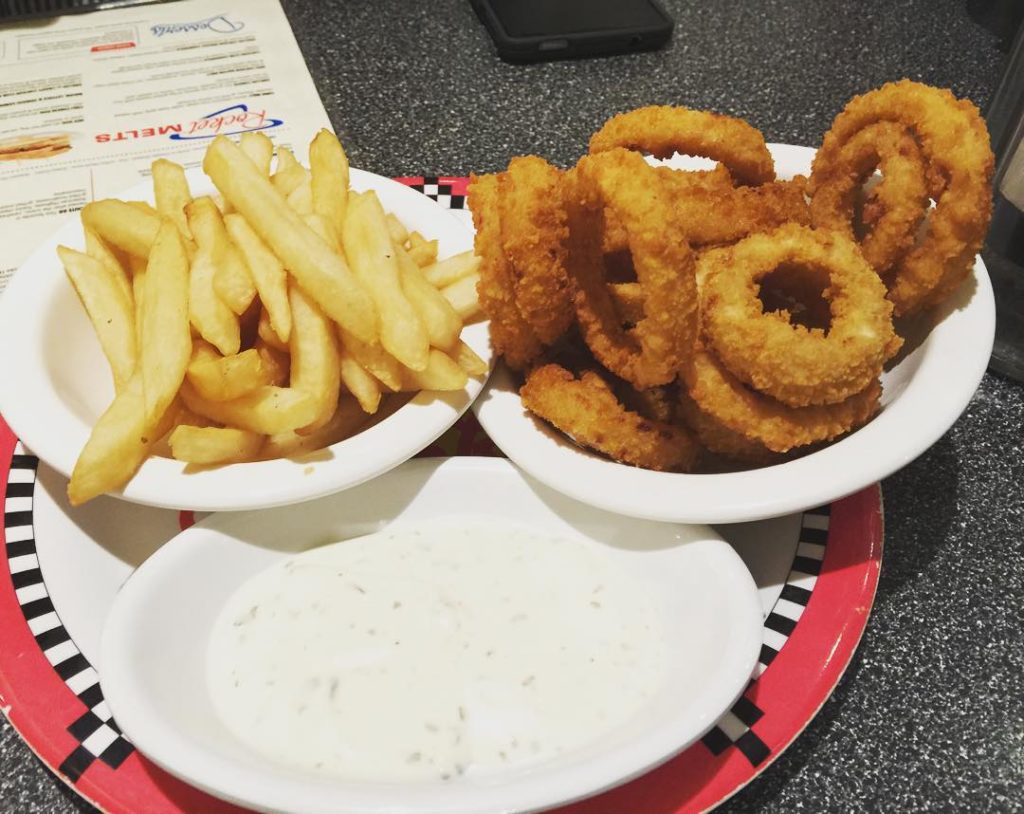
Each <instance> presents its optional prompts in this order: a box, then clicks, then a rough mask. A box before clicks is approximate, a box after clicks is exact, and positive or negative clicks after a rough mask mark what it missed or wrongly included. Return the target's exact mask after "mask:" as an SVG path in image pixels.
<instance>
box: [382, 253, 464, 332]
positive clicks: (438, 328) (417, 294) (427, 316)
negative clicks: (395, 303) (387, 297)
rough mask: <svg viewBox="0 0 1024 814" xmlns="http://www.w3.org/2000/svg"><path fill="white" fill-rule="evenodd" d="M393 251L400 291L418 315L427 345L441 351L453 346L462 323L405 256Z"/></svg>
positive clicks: (405, 254)
mask: <svg viewBox="0 0 1024 814" xmlns="http://www.w3.org/2000/svg"><path fill="white" fill-rule="evenodd" d="M394 251H395V256H396V257H397V259H398V267H399V270H400V272H401V275H402V277H401V279H402V291H404V292H405V296H406V297H407V298H408V299H409V302H411V303H412V306H413V308H415V309H416V312H417V313H418V314H419V315H420V319H421V320H422V322H423V325H424V327H425V328H426V329H427V336H429V337H430V344H431V345H432V346H433V347H435V348H444V349H447V348H450V347H452V346H454V345H455V343H456V342H457V341H458V339H459V334H460V333H462V319H461V318H460V317H459V315H458V314H457V313H456V311H455V309H454V308H453V307H452V305H451V303H449V302H448V300H446V299H445V298H444V296H443V295H442V294H441V292H440V291H438V290H437V289H436V288H434V286H432V285H431V284H430V283H428V282H427V281H426V279H424V277H423V272H422V271H420V269H419V266H417V265H416V263H414V262H413V260H412V258H411V257H409V254H408V252H406V251H405V249H402V248H399V247H398V246H395V247H394Z"/></svg>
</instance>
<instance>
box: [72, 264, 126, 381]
mask: <svg viewBox="0 0 1024 814" xmlns="http://www.w3.org/2000/svg"><path fill="white" fill-rule="evenodd" d="M57 255H58V256H59V257H60V261H61V263H63V264H64V271H65V272H66V273H67V275H68V279H69V280H71V284H72V285H73V286H74V287H75V291H76V292H77V293H78V298H79V299H80V300H81V301H82V305H83V306H85V312H86V313H87V314H88V315H89V319H90V321H91V322H92V326H93V329H94V330H95V331H96V337H97V339H99V341H100V347H101V348H103V354H104V356H106V357H107V361H108V362H109V363H110V370H111V373H112V374H113V376H114V388H115V389H116V390H121V389H123V387H124V385H125V384H127V382H128V380H129V379H130V378H131V376H132V374H133V373H134V372H135V362H136V353H135V346H136V343H135V313H134V308H133V306H132V301H131V299H130V297H129V296H128V295H126V294H125V292H124V289H123V288H122V287H121V285H120V284H119V282H118V277H117V276H116V274H114V273H113V272H111V271H110V269H109V268H108V267H107V266H105V265H104V264H103V263H101V262H100V261H99V260H96V259H95V258H93V257H90V256H89V255H87V254H82V253H81V252H76V251H74V250H73V249H69V248H67V247H66V246H58V247H57Z"/></svg>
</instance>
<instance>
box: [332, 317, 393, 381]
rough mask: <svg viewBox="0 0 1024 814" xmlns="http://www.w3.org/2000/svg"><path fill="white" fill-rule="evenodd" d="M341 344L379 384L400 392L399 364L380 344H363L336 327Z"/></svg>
mask: <svg viewBox="0 0 1024 814" xmlns="http://www.w3.org/2000/svg"><path fill="white" fill-rule="evenodd" d="M338 336H339V338H340V339H341V344H342V345H343V346H344V347H345V348H346V349H347V350H348V352H349V353H350V354H351V355H352V356H353V357H355V360H356V361H357V362H358V363H359V364H360V365H361V366H362V367H363V368H365V369H366V371H367V373H371V374H373V376H374V377H376V378H377V379H379V380H380V382H381V384H383V385H384V386H385V387H387V388H388V389H389V390H400V389H401V387H402V375H401V369H402V365H401V363H400V362H399V361H398V360H397V359H396V358H395V357H394V356H392V355H391V354H390V353H388V352H387V351H386V350H384V347H383V346H382V345H381V344H380V343H373V344H371V343H369V342H363V340H361V339H359V338H357V337H355V336H353V335H352V334H350V333H349V332H348V331H346V330H345V329H344V328H342V327H340V326H339V327H338Z"/></svg>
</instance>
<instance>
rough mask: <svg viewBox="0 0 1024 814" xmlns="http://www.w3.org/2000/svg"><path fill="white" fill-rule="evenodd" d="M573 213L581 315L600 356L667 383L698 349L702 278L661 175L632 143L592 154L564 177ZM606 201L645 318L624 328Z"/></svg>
mask: <svg viewBox="0 0 1024 814" xmlns="http://www.w3.org/2000/svg"><path fill="white" fill-rule="evenodd" d="M564 183H565V203H566V207H567V210H568V215H569V260H568V265H569V272H570V275H571V276H572V277H573V279H574V280H575V281H576V285H577V291H576V296H575V306H576V318H577V322H578V323H579V326H580V330H581V331H582V334H583V338H584V340H585V341H586V343H587V346H588V347H589V348H590V350H591V352H593V354H594V356H595V357H596V358H597V360H598V361H599V362H600V363H601V364H602V365H604V366H605V367H606V368H608V370H610V371H611V372H612V373H614V374H615V375H616V376H618V377H619V378H621V379H625V380H626V381H628V382H629V383H630V384H632V385H633V386H634V387H637V388H639V389H644V388H647V387H655V386H657V385H660V384H667V383H668V382H670V381H672V380H673V379H674V378H675V377H676V375H677V374H678V372H679V369H680V367H682V365H683V364H684V363H685V362H686V360H687V358H688V357H689V355H690V353H691V352H692V350H693V346H694V342H695V341H696V336H697V284H696V280H695V278H694V258H693V253H692V252H691V251H690V248H689V246H688V244H687V242H686V240H685V237H684V236H683V234H682V231H681V229H680V228H679V226H678V225H677V224H675V222H674V220H673V219H672V218H671V217H666V213H667V212H669V209H668V207H667V206H666V197H665V195H664V184H662V183H661V182H660V181H659V177H658V175H657V173H655V172H654V170H653V168H651V167H650V166H649V165H648V164H647V162H645V161H644V160H643V158H642V157H641V156H640V155H639V154H638V153H634V152H630V151H628V150H613V151H610V152H606V153H601V154H599V155H596V156H585V157H584V158H582V159H581V160H580V162H579V164H577V165H576V167H575V168H574V169H572V170H571V171H570V172H569V173H567V175H566V176H565V179H564ZM606 208H610V209H611V210H612V211H614V212H615V214H616V217H617V218H618V220H619V221H620V222H621V223H622V224H623V225H624V226H625V229H626V233H627V236H628V243H629V248H630V253H631V254H632V257H633V266H634V268H635V269H636V275H637V280H638V281H639V283H640V285H641V286H642V287H643V291H644V303H643V313H644V317H643V319H641V320H640V321H639V322H638V323H637V324H636V325H635V327H633V328H629V329H626V328H623V326H622V323H621V320H620V318H619V315H618V313H617V312H616V309H615V305H614V303H613V302H612V298H611V295H610V294H609V292H608V288H607V285H606V282H605V274H604V262H603V260H604V256H603V253H602V248H601V244H602V236H601V231H602V229H600V228H597V229H595V228H594V226H595V225H598V226H600V224H601V223H602V221H603V218H604V212H605V209H606Z"/></svg>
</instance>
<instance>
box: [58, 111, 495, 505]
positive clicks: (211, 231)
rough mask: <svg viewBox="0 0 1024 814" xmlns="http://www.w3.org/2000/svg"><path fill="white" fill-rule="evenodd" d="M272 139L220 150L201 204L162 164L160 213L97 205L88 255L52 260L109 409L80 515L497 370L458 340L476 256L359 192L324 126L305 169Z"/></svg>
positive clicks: (210, 162) (332, 434) (326, 441)
mask: <svg viewBox="0 0 1024 814" xmlns="http://www.w3.org/2000/svg"><path fill="white" fill-rule="evenodd" d="M273 153H274V145H273V142H272V141H271V140H270V139H269V138H267V137H266V136H265V135H264V134H263V133H258V132H257V133H246V134H244V135H243V136H242V137H241V140H240V141H239V142H238V143H235V142H233V141H231V140H230V139H227V138H225V137H223V136H220V137H217V138H216V139H214V140H213V141H212V142H211V143H210V146H209V148H208V149H207V151H206V155H205V158H204V161H203V169H204V171H205V172H206V174H207V175H208V176H209V177H210V179H211V180H212V181H213V184H214V186H215V187H216V188H217V190H218V191H219V193H220V194H219V195H217V196H214V197H198V198H193V197H192V194H191V191H190V189H189V185H188V181H187V179H186V175H185V171H184V169H183V168H182V167H181V166H179V165H177V164H175V163H173V162H171V161H167V160H164V159H160V160H157V161H155V162H154V163H153V168H152V169H153V191H154V199H155V201H156V206H155V207H153V206H150V205H149V204H147V203H143V202H139V201H120V200H113V199H110V200H101V201H94V202H93V203H90V204H87V205H86V206H85V207H84V208H83V209H82V213H81V217H82V225H83V227H84V231H85V252H79V251H75V250H73V249H69V248H67V247H65V246H61V247H59V248H58V255H59V257H60V260H61V262H62V264H63V266H64V269H65V271H66V272H67V275H68V277H69V279H70V280H71V283H72V285H73V286H74V288H75V290H76V292H77V293H78V296H79V298H80V300H81V302H82V304H83V305H84V307H85V310H86V312H87V313H88V315H89V318H90V320H91V322H92V324H93V327H94V329H95V331H96V335H97V337H98V339H99V342H100V345H101V347H102V349H103V352H104V354H105V356H106V357H107V360H108V361H109V363H110V369H111V373H112V376H113V380H114V390H115V396H114V400H113V402H112V403H111V404H110V406H109V407H108V409H107V410H106V412H104V413H103V415H102V416H100V418H99V419H98V421H97V422H96V424H95V426H94V427H93V430H92V434H91V435H90V437H89V440H88V442H87V443H86V445H85V447H84V448H83V450H82V452H81V454H80V455H79V458H78V461H77V462H76V464H75V468H74V471H73V473H72V476H71V481H70V483H69V484H68V496H69V498H70V500H71V503H72V504H73V505H78V504H81V503H84V502H85V501H87V500H90V499H91V498H93V497H95V496H97V495H100V494H103V493H105V492H108V491H111V490H114V489H118V488H120V487H122V486H123V485H124V484H125V483H127V482H128V480H129V479H130V478H131V477H132V475H133V474H134V473H135V472H136V470H137V469H138V467H139V466H140V465H141V464H142V462H143V461H144V460H145V459H146V457H147V456H149V455H152V454H169V455H171V456H173V457H174V458H177V459H178V460H181V461H186V462H188V463H190V464H196V465H217V464H226V463H238V462H244V461H255V460H266V459H269V458H278V457H285V456H292V455H296V454H301V453H306V452H310V451H313V450H316V449H321V448H323V447H325V446H329V445H331V444H334V443H337V442H338V441H340V440H343V439H344V438H346V437H348V436H350V435H352V434H353V433H355V432H357V431H359V430H360V429H361V428H363V427H364V426H365V425H366V424H367V423H368V422H369V421H370V420H371V416H372V415H373V414H375V413H377V412H378V410H379V409H380V406H381V402H382V399H383V398H386V397H387V395H388V394H390V393H402V392H406V393H408V391H415V390H438V391H443V390H460V389H462V388H463V387H465V385H466V383H467V380H468V377H469V376H477V375H482V374H484V373H486V369H487V365H486V364H485V362H484V361H483V360H482V359H481V358H480V357H479V356H478V355H477V354H476V353H474V352H473V350H472V349H471V348H470V347H469V346H468V345H466V344H465V343H464V342H463V341H462V340H461V338H460V335H461V332H462V328H463V325H464V323H466V322H467V321H470V320H472V319H474V318H476V317H477V316H478V315H479V304H478V302H477V298H476V281H477V280H478V279H479V274H478V265H479V260H478V258H476V257H475V256H474V255H473V253H472V252H465V253H463V254H459V255H455V256H453V257H450V258H447V259H445V260H440V261H438V259H437V241H436V240H428V239H427V238H425V237H424V236H423V235H420V234H419V233H417V232H412V233H410V232H408V231H407V230H406V228H405V227H404V226H403V225H402V223H401V222H400V221H399V220H398V219H397V218H396V217H395V216H394V215H393V214H389V213H386V212H385V211H384V209H383V207H382V206H381V203H380V201H379V200H378V199H377V196H376V194H375V193H373V192H364V193H357V192H354V191H352V190H351V189H350V188H349V166H348V159H347V157H346V155H345V151H344V150H343V148H342V146H341V144H340V143H339V141H338V139H337V138H336V137H335V136H334V135H333V134H332V133H330V132H329V131H327V130H322V131H321V132H320V133H319V134H318V135H317V136H316V138H314V139H313V141H312V143H311V144H310V147H309V167H308V168H306V167H305V166H303V165H302V164H301V163H300V162H299V161H298V160H297V159H296V158H295V156H294V155H293V154H292V153H291V152H290V151H289V150H288V149H286V148H283V147H281V148H279V149H278V150H277V162H276V165H275V168H274V172H273V173H271V164H272V158H273Z"/></svg>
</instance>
